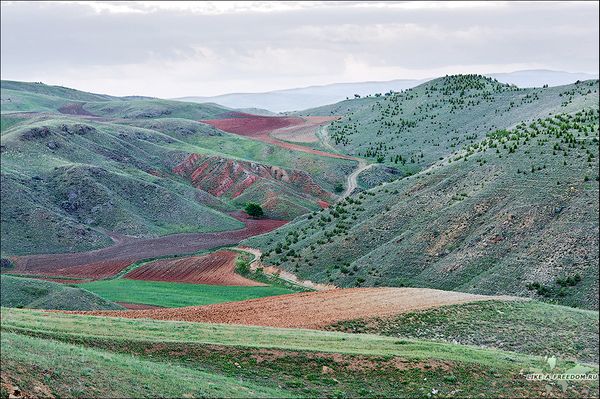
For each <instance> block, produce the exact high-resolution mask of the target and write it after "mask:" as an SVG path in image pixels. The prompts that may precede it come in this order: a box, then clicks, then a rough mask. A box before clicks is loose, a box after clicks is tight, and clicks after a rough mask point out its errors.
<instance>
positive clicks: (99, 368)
mask: <svg viewBox="0 0 600 399" xmlns="http://www.w3.org/2000/svg"><path fill="white" fill-rule="evenodd" d="M40 369H41V370H45V372H44V373H43V374H37V373H32V371H33V370H40ZM2 370H3V373H6V374H7V377H9V378H10V379H11V380H12V381H18V382H19V386H20V387H21V389H27V388H29V389H31V390H32V392H31V393H32V394H35V395H36V397H43V396H46V397H47V396H49V394H50V395H56V396H61V397H138V398H139V397H154V396H163V397H236V398H237V397H288V396H289V395H288V394H287V393H286V392H285V391H283V390H280V389H273V388H265V387H261V386H259V385H256V384H253V383H250V382H243V381H240V380H238V379H235V378H232V377H225V376H220V375H215V374H211V373H207V372H203V371H199V370H194V369H190V368H186V367H182V366H179V365H173V364H169V363H163V362H152V361H148V360H144V359H140V358H137V357H133V356H130V355H125V354H120V353H111V352H107V351H102V350H97V349H92V348H85V347H81V346H78V345H72V344H68V343H64V342H58V341H54V340H47V339H40V338H33V337H28V336H24V335H18V334H12V333H8V332H3V333H2ZM3 378H6V377H4V375H3Z"/></svg>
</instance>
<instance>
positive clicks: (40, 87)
mask: <svg viewBox="0 0 600 399" xmlns="http://www.w3.org/2000/svg"><path fill="white" fill-rule="evenodd" d="M0 84H1V85H2V90H3V91H4V90H13V91H15V92H16V91H18V92H27V93H32V94H39V95H45V96H51V97H60V98H64V99H67V100H73V101H110V100H116V99H118V97H113V96H109V95H106V94H96V93H88V92H85V91H80V90H75V89H70V88H68V87H63V86H51V85H46V84H43V83H34V82H18V81H14V80H3V81H2V82H1V83H0ZM3 97H4V93H3Z"/></svg>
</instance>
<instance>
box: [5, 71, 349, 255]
mask: <svg viewBox="0 0 600 399" xmlns="http://www.w3.org/2000/svg"><path fill="white" fill-rule="evenodd" d="M229 111H230V110H229V109H226V108H222V107H219V106H216V105H210V104H193V103H184V102H179V101H168V100H159V99H149V98H129V97H121V98H117V97H110V96H104V95H98V94H92V93H85V92H80V91H77V90H72V89H67V88H63V87H56V86H47V85H43V84H37V83H31V84H30V83H22V82H12V81H2V117H1V121H2V139H1V147H0V151H1V152H2V173H1V179H2V213H1V217H2V226H3V228H2V254H3V256H9V255H23V254H32V253H55V252H73V251H84V250H89V249H96V248H102V247H105V246H108V245H110V244H111V243H112V242H113V239H112V238H111V235H112V234H121V235H135V236H138V237H156V236H161V235H166V234H173V233H184V232H216V231H223V230H232V229H239V228H241V227H243V224H242V223H240V222H239V221H238V220H236V219H235V218H233V217H231V216H230V215H228V213H230V212H232V211H235V210H238V209H240V208H242V207H243V206H244V204H245V203H246V202H247V201H256V202H259V203H262V204H264V205H265V210H266V215H267V216H268V217H277V218H286V219H291V218H294V217H296V216H298V215H300V214H303V213H306V212H308V211H312V210H317V209H320V205H319V203H320V202H321V201H324V200H328V201H329V200H331V199H332V198H334V195H333V194H331V192H332V191H333V187H334V186H335V184H336V183H338V182H339V181H343V179H345V175H346V173H350V171H351V169H352V165H353V162H351V161H345V160H335V159H328V158H325V157H321V156H316V155H312V154H302V153H295V152H293V151H290V150H284V149H281V148H278V147H276V146H272V145H269V144H265V143H262V142H258V141H255V140H250V139H246V138H243V137H239V136H237V135H233V134H228V133H225V132H222V131H220V130H218V129H215V128H213V127H211V126H208V125H206V124H203V123H200V122H198V120H200V119H204V118H218V117H219V116H220V115H223V114H227V113H228V112H229ZM193 157H196V158H198V159H199V158H202V159H205V163H207V164H209V166H210V168H211V169H210V170H213V171H216V170H218V169H219V168H220V167H221V165H224V164H225V165H235V169H236V173H235V176H236V177H235V179H237V182H236V187H237V189H236V190H235V191H233V189H232V190H229V191H227V190H225V191H223V190H219V189H218V187H221V186H223V185H229V184H230V183H228V182H227V181H228V179H229V178H230V177H229V176H228V175H227V174H222V175H215V174H213V175H211V176H209V177H210V179H203V181H202V183H201V184H200V183H199V181H198V180H197V179H196V180H194V181H193V182H192V181H191V180H190V176H187V175H186V174H185V173H183V170H182V169H181V168H182V166H180V165H181V164H182V163H184V162H185V161H186V160H189V159H191V158H193ZM178 166H179V169H177V167H178ZM305 166H306V167H305ZM180 169H181V170H180ZM177 170H179V173H178V172H177ZM268 170H271V171H278V172H273V173H262V172H260V171H268ZM257 171H258V172H257ZM215 173H216V172H215ZM282 176H293V177H294V179H293V180H294V181H293V182H292V183H286V182H285V181H282ZM284 180H285V179H284ZM113 238H114V237H113Z"/></svg>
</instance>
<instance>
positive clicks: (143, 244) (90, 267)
mask: <svg viewBox="0 0 600 399" xmlns="http://www.w3.org/2000/svg"><path fill="white" fill-rule="evenodd" d="M231 215H232V216H233V217H235V218H236V219H238V220H240V221H242V222H244V223H245V224H246V227H244V228H243V229H239V230H231V231H224V232H220V233H184V234H173V235H169V236H164V237H158V238H128V239H120V240H117V242H116V243H115V244H114V245H113V246H110V247H108V248H102V249H98V250H95V251H88V252H76V253H64V254H48V255H28V256H15V257H12V258H11V259H12V260H13V262H14V264H15V267H14V269H12V270H11V271H12V272H13V273H19V274H35V275H45V276H52V277H55V276H63V277H79V278H92V279H98V278H104V277H108V276H112V275H115V274H117V273H118V272H120V271H121V270H123V269H124V268H125V267H127V266H128V265H130V264H131V263H133V262H135V261H137V260H141V259H148V258H154V257H159V256H166V255H178V254H187V253H192V252H196V251H200V250H204V249H210V248H215V247H219V246H223V245H234V244H237V243H239V242H240V241H241V240H243V239H245V238H248V237H252V236H255V235H258V234H263V233H266V232H269V231H271V230H274V229H276V228H278V227H280V226H283V225H284V224H285V223H287V222H286V221H284V220H274V219H250V218H248V216H247V215H246V214H245V213H243V212H235V213H232V214H231Z"/></svg>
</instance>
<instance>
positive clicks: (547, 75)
mask: <svg viewBox="0 0 600 399" xmlns="http://www.w3.org/2000/svg"><path fill="white" fill-rule="evenodd" d="M485 75H486V76H489V77H492V78H495V79H498V81H500V82H502V83H510V84H515V85H517V86H519V87H542V86H544V85H548V86H561V85H565V84H569V83H574V82H576V81H577V80H588V79H597V78H598V75H597V74H595V75H594V74H588V73H573V72H563V71H551V70H545V69H536V70H524V71H515V72H508V73H490V74H485ZM431 79H432V78H429V79H396V80H389V81H381V82H353V83H333V84H329V85H323V86H309V87H301V88H293V89H285V90H274V91H269V92H264V93H230V94H222V95H219V96H206V97H201V96H189V97H180V98H176V100H181V101H191V102H198V103H208V102H212V103H217V104H219V105H222V106H225V107H231V108H262V109H265V110H269V111H272V112H286V111H297V110H303V109H308V108H314V107H319V106H322V105H326V104H333V103H336V102H338V101H342V100H345V99H346V97H353V96H354V94H359V95H361V96H364V95H367V94H374V93H384V92H387V91H390V90H393V91H400V90H406V89H410V88H412V87H415V86H418V85H420V84H421V83H424V82H426V81H429V80H431Z"/></svg>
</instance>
